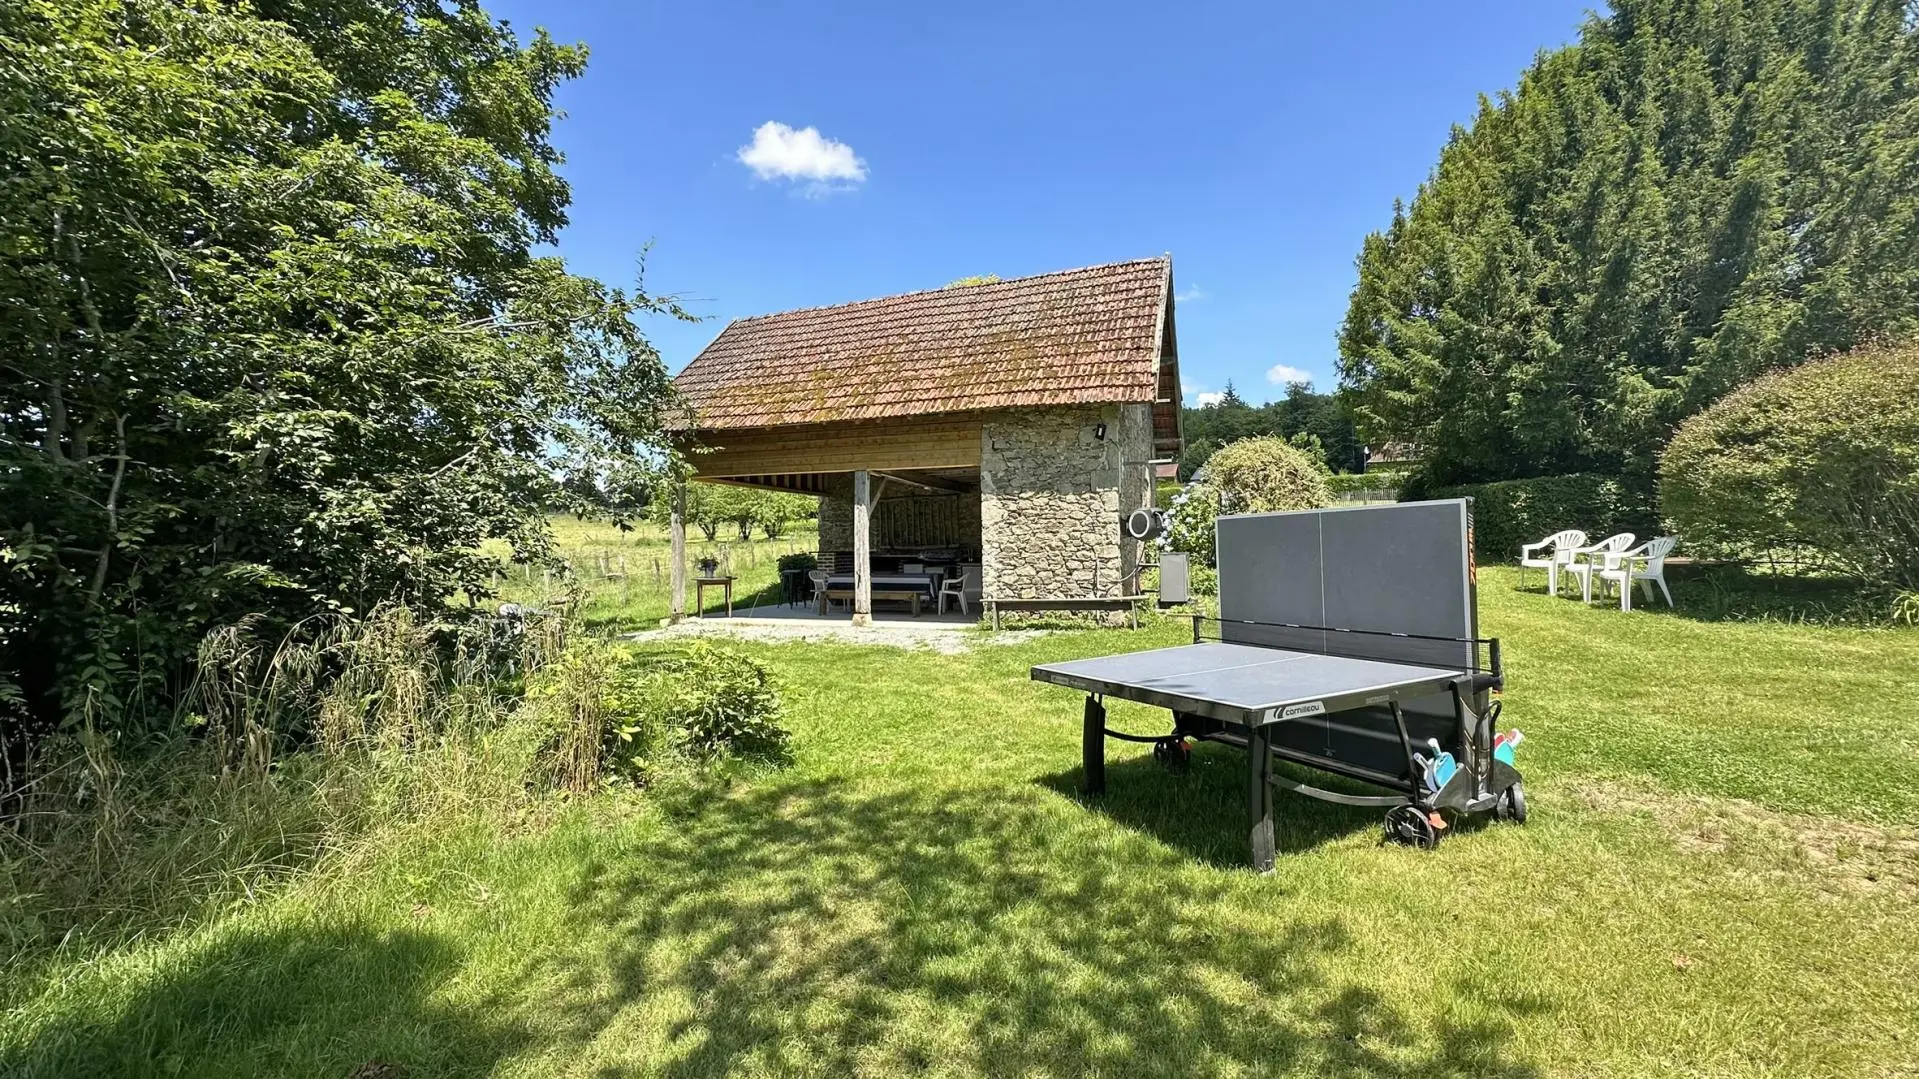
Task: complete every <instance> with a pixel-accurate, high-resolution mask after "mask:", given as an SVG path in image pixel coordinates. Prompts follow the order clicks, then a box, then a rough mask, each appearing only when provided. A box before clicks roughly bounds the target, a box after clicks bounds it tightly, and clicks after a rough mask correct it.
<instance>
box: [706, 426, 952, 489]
mask: <svg viewBox="0 0 1919 1079" xmlns="http://www.w3.org/2000/svg"><path fill="white" fill-rule="evenodd" d="M693 445H694V446H695V447H698V449H695V451H694V452H691V453H689V454H688V455H687V460H688V461H689V462H690V463H691V464H692V466H693V471H694V475H695V476H697V477H699V478H701V479H726V478H731V477H746V476H763V475H768V474H794V473H810V472H851V471H853V470H854V469H866V470H868V471H885V470H887V469H913V468H967V467H978V465H979V460H980V417H979V415H977V414H971V415H967V414H961V415H946V416H926V417H903V418H898V419H888V420H870V421H855V422H843V423H831V424H795V425H790V426H784V427H759V428H740V429H736V430H726V431H701V432H698V433H697V434H696V435H695V436H693ZM699 449H704V450H706V451H707V452H699Z"/></svg>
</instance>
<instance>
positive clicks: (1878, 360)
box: [1660, 342, 1919, 590]
mask: <svg viewBox="0 0 1919 1079" xmlns="http://www.w3.org/2000/svg"><path fill="white" fill-rule="evenodd" d="M1660 479H1661V487H1662V490H1663V492H1664V499H1665V509H1666V514H1667V516H1668V517H1669V518H1670V519H1671V520H1672V522H1673V526H1674V528H1675V529H1676V530H1677V531H1679V532H1680V533H1682V534H1684V535H1687V536H1690V537H1693V538H1695V539H1697V540H1699V541H1701V542H1703V543H1706V544H1710V545H1723V546H1727V547H1734V548H1743V549H1745V550H1747V551H1751V550H1754V549H1766V548H1777V547H1782V546H1797V547H1804V548H1810V549H1812V550H1815V551H1819V552H1821V553H1823V554H1825V555H1827V556H1828V557H1829V558H1831V559H1832V560H1833V562H1835V563H1837V564H1838V565H1839V566H1841V567H1843V568H1845V569H1847V570H1849V571H1851V572H1852V573H1854V574H1855V575H1857V576H1858V577H1860V578H1861V579H1863V580H1866V581H1868V582H1871V583H1873V584H1876V585H1881V586H1884V587H1887V588H1891V589H1905V590H1911V589H1919V342H1913V343H1910V344H1906V345H1903V346H1884V345H1872V346H1866V347H1863V348H1859V349H1856V350H1854V351H1852V352H1850V353H1847V354H1845V355H1843V356H1837V357H1834V358H1832V359H1826V360H1819V361H1815V362H1813V363H1808V364H1806V365H1804V366H1801V367H1796V368H1793V369H1792V370H1789V371H1781V372H1778V373H1775V374H1771V375H1767V376H1766V377H1764V378H1761V379H1759V380H1757V381H1755V382H1752V383H1749V384H1748V385H1746V386H1745V387H1743V388H1741V389H1739V390H1736V391H1734V392H1733V393H1731V394H1729V395H1727V396H1726V397H1724V398H1722V399H1721V400H1719V401H1718V402H1717V403H1715V404H1713V405H1711V406H1710V407H1708V408H1707V409H1706V410H1705V411H1703V412H1700V413H1698V414H1697V415H1695V416H1693V417H1692V418H1691V419H1689V420H1687V421H1686V422H1685V423H1684V424H1682V425H1681V426H1680V428H1679V430H1678V432H1677V433H1676V434H1674V435H1673V439H1672V442H1671V443H1670V444H1669V445H1668V446H1667V447H1666V451H1665V454H1664V455H1663V456H1662V458H1661V460H1660Z"/></svg>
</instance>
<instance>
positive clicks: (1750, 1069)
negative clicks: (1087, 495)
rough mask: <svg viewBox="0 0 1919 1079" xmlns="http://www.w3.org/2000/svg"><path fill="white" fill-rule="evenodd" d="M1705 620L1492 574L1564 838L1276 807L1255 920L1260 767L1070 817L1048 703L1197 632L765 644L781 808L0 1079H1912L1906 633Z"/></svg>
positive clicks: (1914, 944)
mask: <svg viewBox="0 0 1919 1079" xmlns="http://www.w3.org/2000/svg"><path fill="white" fill-rule="evenodd" d="M1529 583H1530V584H1531V585H1532V586H1533V587H1534V588H1537V584H1538V581H1537V578H1536V577H1535V578H1533V580H1532V581H1531V582H1529ZM1705 589H1706V586H1705V585H1704V584H1702V583H1701V582H1699V581H1698V580H1694V581H1691V582H1688V581H1686V580H1681V581H1679V582H1677V587H1676V590H1677V591H1678V593H1679V595H1680V598H1681V601H1682V603H1686V604H1688V609H1687V611H1682V612H1681V613H1679V614H1669V613H1667V612H1665V611H1664V610H1663V608H1662V609H1659V610H1655V611H1648V612H1634V613H1633V614H1631V615H1622V614H1620V613H1619V612H1618V611H1617V610H1611V609H1601V608H1594V609H1584V608H1581V607H1580V606H1579V605H1578V604H1577V603H1573V602H1569V601H1566V600H1553V599H1549V598H1548V597H1546V596H1544V595H1542V594H1540V593H1538V592H1537V591H1520V590H1518V589H1517V588H1516V578H1515V577H1514V576H1513V575H1512V574H1511V573H1509V572H1506V571H1501V570H1490V571H1487V572H1485V574H1484V577H1483V580H1482V609H1483V623H1484V625H1485V628H1486V631H1487V632H1489V633H1494V634H1497V635H1499V636H1501V637H1502V638H1504V640H1505V644H1506V657H1507V662H1508V670H1509V676H1510V682H1511V689H1510V691H1509V692H1508V694H1507V698H1506V699H1507V705H1506V717H1507V721H1508V723H1509V725H1516V726H1519V727H1521V728H1522V729H1524V730H1525V731H1526V733H1527V735H1528V739H1527V741H1526V744H1525V746H1524V747H1523V748H1522V749H1521V751H1520V765H1521V767H1522V768H1523V769H1524V770H1525V771H1526V772H1527V775H1528V780H1527V788H1528V793H1529V796H1530V802H1531V808H1532V821H1531V823H1529V824H1527V825H1525V826H1523V827H1520V826H1513V825H1503V824H1495V825H1488V826H1486V827H1483V828H1468V829H1465V830H1464V832H1465V834H1457V835H1453V836H1451V837H1450V838H1449V839H1448V840H1447V841H1446V842H1445V843H1444V844H1443V845H1442V846H1441V847H1440V849H1439V850H1437V851H1435V852H1432V853H1422V852H1418V851H1413V850H1409V849H1404V848H1399V847H1392V846H1386V845H1383V844H1382V843H1381V842H1380V841H1379V838H1378V833H1379V828H1378V823H1379V817H1380V815H1379V813H1378V811H1374V810H1360V809H1347V808H1342V807H1335V806H1329V805H1325V804H1322V803H1317V802H1308V801H1305V800H1302V799H1299V798H1296V797H1293V796H1290V795H1281V796H1280V797H1279V803H1278V808H1279V814H1280V817H1279V842H1280V847H1281V851H1282V855H1281V859H1280V863H1279V869H1278V872H1276V873H1274V874H1273V875H1271V876H1268V877H1263V878H1262V877H1258V876H1254V875H1253V874H1251V873H1250V872H1249V871H1247V870H1246V869H1244V868H1242V866H1243V861H1244V856H1245V851H1244V828H1243V820H1242V814H1243V807H1242V797H1241V786H1240V778H1241V775H1242V771H1241V767H1240V764H1239V761H1238V759H1237V757H1236V756H1235V755H1234V754H1232V753H1231V752H1229V751H1226V750H1222V749H1219V748H1218V747H1203V748H1202V749H1201V751H1200V752H1199V753H1198V754H1197V755H1196V760H1195V763H1194V766H1193V767H1192V768H1191V770H1190V771H1188V772H1186V773H1184V774H1173V773H1169V772H1165V771H1162V770H1160V769H1159V768H1158V767H1157V766H1155V765H1153V764H1152V763H1151V761H1150V759H1148V758H1147V757H1146V756H1145V749H1146V747H1144V746H1122V745H1120V744H1118V743H1113V744H1112V745H1111V747H1110V756H1109V760H1110V761H1111V762H1112V763H1111V764H1110V765H1109V773H1110V774H1109V780H1108V784H1109V791H1110V793H1109V794H1108V795H1107V796H1106V797H1105V798H1104V799H1102V800H1100V801H1099V802H1097V803H1092V804H1089V803H1085V802H1082V801H1081V800H1080V799H1079V797H1078V796H1077V795H1076V793H1075V791H1076V787H1077V782H1078V759H1079V701H1078V698H1077V697H1076V696H1075V695H1074V694H1072V693H1070V692H1068V691H1065V690H1060V689H1057V688H1053V687H1046V686H1042V685H1038V684H1035V683H1032V682H1030V681H1029V680H1028V679H1027V677H1026V668H1027V667H1028V666H1029V665H1030V664H1032V663H1034V662H1037V661H1041V660H1047V659H1058V658H1063V657H1068V656H1081V655H1094V654H1100V653H1106V652H1115V651H1121V650H1130V649H1137V648H1143V647H1149V646H1154V645H1159V644H1166V643H1173V642H1175V641H1177V640H1179V639H1181V638H1182V636H1183V635H1184V633H1185V630H1184V628H1183V626H1181V625H1175V624H1172V623H1160V624H1156V625H1155V626H1154V627H1152V628H1150V629H1145V630H1141V631H1139V632H1137V633H1133V632H1126V631H1098V632H1081V633H1062V634H1055V635H1051V636H1047V637H1043V638H1040V639H1037V640H1034V641H1030V642H1027V643H1023V644H1019V645H1011V646H983V647H981V648H978V649H976V650H975V651H973V652H970V653H967V654H965V655H960V656H940V655H935V654H931V653H902V652H898V651H893V650H887V649H870V648H854V647H835V646H829V645H821V644H805V645H791V646H768V645H757V646H752V651H753V652H754V654H756V655H758V656H759V657H761V658H763V659H764V660H765V661H767V662H768V663H770V664H771V665H772V666H773V667H774V668H775V669H776V670H777V672H778V674H779V675H780V677H781V679H782V681H783V685H784V686H785V691H786V700H787V703H788V708H789V712H790V715H789V723H790V725H791V726H792V728H793V730H794V735H795V737H794V742H793V744H794V750H795V755H796V758H795V760H794V762H793V763H792V764H791V765H790V766H789V767H786V768H784V769H780V770H759V771H750V772H747V773H744V774H741V775H738V776H735V777H734V778H733V779H731V780H730V781H728V782H725V783H722V784H715V785H713V786H711V787H710V788H706V789H700V790H694V791H683V792H680V793H676V794H674V795H672V796H671V797H649V798H623V799H615V798H598V799H591V800H587V801H585V802H582V803H579V804H577V805H574V806H573V807H571V808H570V809H567V810H565V811H563V812H561V813H560V814H559V816H558V818H557V820H555V821H552V822H533V821H529V822H525V823H524V824H521V825H516V826H514V827H501V826H499V825H498V824H497V822H495V823H487V824H484V825H483V824H478V823H476V824H474V825H473V826H471V827H467V828H464V829H453V830H450V831H444V832H440V833H438V834H433V835H411V836H401V837H394V838H393V839H392V840H391V841H390V842H386V843H383V844H380V845H379V846H378V847H377V849H370V850H367V851H363V852H360V853H358V854H356V855H353V856H350V857H346V858H343V859H341V860H340V862H339V863H338V864H335V865H333V866H331V867H328V868H325V869H323V870H321V871H317V872H315V873H313V874H311V875H310V876H309V877H307V878H305V879H304V880H302V881H301V882H299V883H297V884H296V885H294V886H293V887H291V888H290V889H289V890H288V891H286V892H284V893H281V894H278V895H275V896H273V897H271V898H268V899H264V900H262V901H259V902H257V903H255V904H253V905H251V906H246V907H242V908H240V909H237V910H235V911H233V912H232V913H231V914H230V915H229V916H226V917H224V918H222V919H220V920H219V921H217V922H216V923H214V924H212V925H209V926H206V927H204V928H201V929H197V930H194V931H191V932H185V933H180V934H175V935H172V936H168V937H160V938H156V939H147V940H141V941H137V942H135V943H133V944H131V945H128V946H126V947H124V948H122V949H120V950H118V951H116V952H114V953H112V954H110V955H106V956H92V957H87V958H85V959H84V960H83V959H81V958H80V957H75V959H74V960H73V961H72V962H63V963H57V964H54V965H53V966H52V968H51V969H50V970H48V971H45V972H40V971H36V972H35V973H34V975H33V977H32V978H31V979H24V980H21V981H18V982H15V983H14V984H13V985H11V986H10V987H8V988H6V989H3V990H0V1007H5V1008H7V1009H8V1010H7V1011H5V1012H0V1021H3V1025H0V1074H5V1075H26V1076H39V1075H47V1076H52V1075H103V1076H104V1075H149V1074H181V1075H194V1076H252V1075H268V1074H284V1075H300V1076H340V1077H345V1076H347V1075H348V1074H349V1073H351V1072H352V1071H353V1069H354V1068H355V1067H356V1066H358V1065H360V1064H362V1063H363V1062H366V1061H369V1060H380V1061H388V1062H393V1063H395V1064H398V1065H400V1066H401V1067H403V1068H404V1072H403V1073H402V1074H404V1075H405V1076H408V1077H422V1076H456V1075H477V1074H490V1075H501V1076H535V1075H538V1076H548V1075H558V1076H614V1075H627V1074H640V1075H675V1076H678V1075H686V1076H693V1075H720V1074H748V1075H753V1074H788V1073H798V1074H816V1075H822V1076H845V1075H907V1074H923V1073H931V1074H938V1075H973V1074H992V1075H1081V1074H1101V1075H1113V1076H1119V1075H1141V1074H1169V1075H1298V1076H1355V1077H1357V1076H1408V1077H1413V1076H1420V1077H1425V1076H1452V1075H1457V1076H1535V1075H1571V1076H1598V1075H1619V1076H1643V1075H1690V1076H1745V1075H1789V1076H1835V1077H1837V1076H1844V1077H1860V1076H1894V1075H1899V1076H1912V1075H1916V1074H1919V934H1915V932H1914V926H1915V925H1919V834H1916V833H1915V832H1914V830H1913V829H1912V826H1911V825H1912V822H1913V821H1914V820H1919V782H1915V778H1916V777H1919V632H1913V631H1909V630H1908V631H1893V630H1867V629H1848V628H1831V627H1824V626H1818V625H1807V624H1790V623H1787V622H1783V621H1741V620H1734V619H1730V618H1728V617H1726V616H1727V615H1728V614H1729V613H1731V614H1736V613H1739V612H1738V611H1736V610H1732V609H1731V608H1730V607H1729V605H1728V604H1726V603H1723V602H1721V603H1716V604H1708V603H1706V602H1704V599H1703V592H1704V590H1705ZM1695 600H1698V601H1699V602H1698V603H1695V602H1694V601H1695ZM600 602H601V603H602V605H603V607H605V608H607V609H608V610H611V611H613V612H614V613H611V614H607V615H606V618H607V621H608V623H609V624H611V623H612V622H615V621H617V617H616V615H618V617H625V615H619V614H618V611H623V610H625V607H621V606H620V605H618V604H614V603H611V602H610V601H604V600H603V601H600ZM627 606H631V604H627ZM1732 606H1736V605H1732ZM615 608H617V610H615ZM1688 612H1690V613H1688ZM1704 615H1711V616H1712V617H1705V616H1704ZM635 617H637V616H635ZM1112 721H1113V723H1114V724H1115V725H1116V726H1120V727H1123V728H1128V729H1133V730H1141V731H1147V730H1155V729H1158V728H1160V726H1161V724H1162V723H1163V716H1162V714H1159V713H1154V712H1152V711H1150V710H1148V709H1145V708H1141V707H1136V706H1131V705H1120V706H1116V707H1115V708H1114V714H1113V717H1112Z"/></svg>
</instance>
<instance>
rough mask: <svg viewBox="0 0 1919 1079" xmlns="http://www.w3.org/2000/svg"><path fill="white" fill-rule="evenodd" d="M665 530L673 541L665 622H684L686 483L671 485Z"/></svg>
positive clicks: (678, 482)
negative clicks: (670, 596)
mask: <svg viewBox="0 0 1919 1079" xmlns="http://www.w3.org/2000/svg"><path fill="white" fill-rule="evenodd" d="M667 529H668V531H669V533H670V534H671V536H672V539H673V605H672V608H671V613H670V614H668V615H667V621H668V622H670V623H672V624H674V625H678V624H679V623H681V622H683V621H685V620H686V481H685V480H675V481H674V483H673V510H672V516H671V519H670V520H669V521H668V523H667Z"/></svg>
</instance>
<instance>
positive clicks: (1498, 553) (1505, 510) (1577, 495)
mask: <svg viewBox="0 0 1919 1079" xmlns="http://www.w3.org/2000/svg"><path fill="white" fill-rule="evenodd" d="M1409 493H1410V492H1409ZM1418 494H1419V496H1420V497H1422V498H1470V499H1472V500H1473V537H1474V547H1475V548H1476V549H1477V553H1478V556H1479V559H1480V561H1482V562H1488V563H1497V562H1516V561H1518V559H1519V548H1520V545H1521V544H1526V543H1537V542H1538V541H1540V540H1542V539H1544V538H1546V537H1547V536H1550V535H1552V534H1553V533H1554V532H1558V531H1560V530H1562V529H1567V528H1577V529H1579V530H1580V531H1582V532H1584V533H1586V534H1587V535H1588V536H1591V537H1592V538H1593V540H1595V541H1597V540H1599V539H1601V538H1603V537H1606V536H1610V535H1612V534H1614V533H1616V532H1631V533H1633V534H1634V535H1636V536H1640V537H1643V538H1650V537H1651V536H1654V535H1656V534H1658V532H1659V514H1658V513H1657V512H1656V511H1655V509H1654V499H1653V494H1652V491H1651V485H1650V484H1635V483H1630V482H1628V481H1626V480H1623V479H1621V478H1620V477H1618V476H1606V475H1600V474H1598V473H1592V472H1578V473H1573V474H1571V475H1567V476H1542V477H1539V478H1537V479H1529V480H1500V481H1498V482H1496V483H1473V484H1463V485H1460V486H1456V487H1439V488H1434V489H1432V490H1428V491H1421V492H1418Z"/></svg>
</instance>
